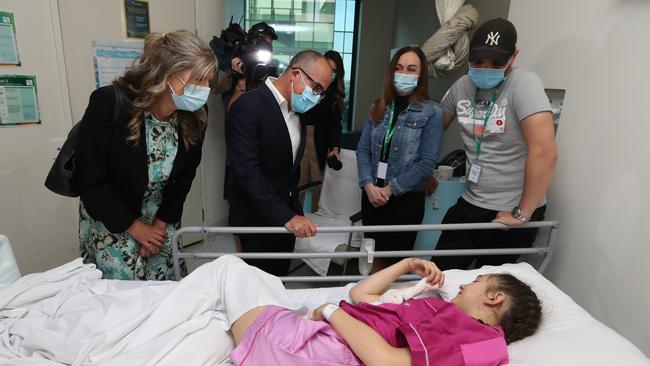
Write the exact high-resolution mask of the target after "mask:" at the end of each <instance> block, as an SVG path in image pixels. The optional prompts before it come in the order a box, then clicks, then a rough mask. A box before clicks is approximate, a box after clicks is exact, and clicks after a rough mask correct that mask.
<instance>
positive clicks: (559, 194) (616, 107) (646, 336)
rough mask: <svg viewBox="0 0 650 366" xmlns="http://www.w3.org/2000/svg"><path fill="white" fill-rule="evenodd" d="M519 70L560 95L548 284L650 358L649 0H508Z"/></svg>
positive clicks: (551, 194) (552, 190)
mask: <svg viewBox="0 0 650 366" xmlns="http://www.w3.org/2000/svg"><path fill="white" fill-rule="evenodd" d="M509 18H510V20H511V21H512V22H513V23H514V24H515V26H516V27H517V30H518V32H519V40H518V44H519V47H520V48H521V53H520V56H519V59H518V63H519V64H520V65H525V66H527V67H528V68H529V69H531V70H533V71H535V72H537V73H538V74H539V75H540V76H541V78H542V79H543V80H544V83H545V86H546V87H551V88H562V89H566V98H565V101H564V111H563V112H562V118H561V121H560V126H559V129H558V135H557V143H558V147H559V153H560V157H559V161H558V166H557V172H556V177H555V180H554V182H553V186H552V189H551V191H550V193H549V215H548V216H549V217H550V218H553V219H558V220H560V222H561V225H562V226H561V229H560V231H559V237H558V246H557V247H556V250H557V251H556V253H555V256H554V258H553V261H552V263H551V266H550V268H549V270H548V276H549V278H550V279H551V280H552V281H553V282H554V283H555V284H557V285H558V286H559V287H560V288H562V289H563V290H564V291H565V292H567V293H568V294H569V295H570V296H571V297H573V299H574V300H576V301H577V302H578V303H579V304H581V305H582V306H583V307H585V308H586V309H587V310H588V311H589V312H590V313H591V314H592V315H594V316H595V317H596V318H598V319H599V320H601V321H603V322H604V323H606V324H608V325H609V326H611V327H613V328H614V329H616V330H617V331H618V332H620V333H621V334H623V335H624V336H626V337H627V338H628V339H630V340H631V341H632V342H634V343H635V344H636V345H637V346H638V347H640V348H641V349H642V350H643V351H644V352H645V353H646V355H649V356H650V316H648V309H650V291H649V286H650V285H649V280H650V266H649V265H648V263H649V262H650V231H649V230H648V223H649V220H648V216H647V212H648V206H649V205H650V188H649V187H650V163H649V158H650V143H649V140H648V139H649V138H650V137H648V136H649V135H648V126H649V125H650V117H649V116H648V113H647V111H646V107H647V106H648V97H650V93H648V86H649V85H650V73H649V72H648V60H650V47H648V41H647V39H648V34H650V22H648V19H650V2H647V1H634V0H599V1H588V0H579V1H563V0H546V1H533V0H513V1H512V3H511V5H510V14H509Z"/></svg>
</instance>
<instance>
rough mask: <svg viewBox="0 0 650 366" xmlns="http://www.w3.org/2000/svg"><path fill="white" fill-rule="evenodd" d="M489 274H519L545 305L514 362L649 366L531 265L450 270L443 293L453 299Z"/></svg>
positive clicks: (513, 349)
mask: <svg viewBox="0 0 650 366" xmlns="http://www.w3.org/2000/svg"><path fill="white" fill-rule="evenodd" d="M489 273H509V274H511V275H513V276H515V277H517V278H518V279H520V280H521V281H523V282H525V283H526V284H528V285H529V286H530V287H531V288H532V289H533V291H535V293H536V294H537V297H538V298H539V299H540V301H541V303H542V322H541V324H540V328H539V329H538V331H537V332H536V333H535V334H534V335H532V336H530V337H528V338H526V339H523V340H521V341H517V342H514V343H512V344H510V345H509V346H508V350H509V353H510V364H509V365H511V366H519V365H522V366H523V365H525V366H547V365H553V366H560V365H567V366H569V365H571V366H573V365H590V366H596V365H598V366H601V365H602V366H605V365H614V364H620V365H625V366H631V365H635V366H637V365H638V366H641V365H643V366H648V360H647V359H646V358H645V357H644V356H643V354H642V353H641V351H639V350H638V349H637V348H635V347H634V346H633V345H632V344H631V343H630V342H629V341H628V340H626V339H625V338H623V337H622V336H620V335H619V334H617V333H616V332H615V331H614V330H612V329H610V328H608V327H607V326H605V325H604V324H602V323H600V322H599V321H597V320H596V319H594V318H593V317H592V316H591V315H589V313H587V312H586V311H585V310H584V309H582V308H581V307H580V306H579V305H578V304H576V303H575V302H574V301H573V300H572V299H571V298H570V297H569V296H568V295H566V294H565V293H564V292H562V291H561V290H560V289H559V288H557V287H556V286H555V285H553V284H552V283H551V282H550V281H549V280H547V279H546V278H545V277H544V276H542V275H541V274H540V273H539V272H537V271H536V270H535V269H534V268H533V267H532V266H531V265H530V264H528V263H517V264H504V265H501V266H483V267H481V268H479V269H475V270H470V271H463V270H448V271H445V285H444V286H443V287H442V288H440V289H439V291H438V293H439V294H440V296H441V297H442V298H443V299H444V300H447V301H450V300H451V299H453V298H454V297H455V296H456V295H457V294H458V291H459V289H458V286H459V285H461V284H464V283H469V282H472V281H474V279H475V278H476V276H478V275H481V274H489ZM550 350H552V351H550ZM549 351H550V352H549Z"/></svg>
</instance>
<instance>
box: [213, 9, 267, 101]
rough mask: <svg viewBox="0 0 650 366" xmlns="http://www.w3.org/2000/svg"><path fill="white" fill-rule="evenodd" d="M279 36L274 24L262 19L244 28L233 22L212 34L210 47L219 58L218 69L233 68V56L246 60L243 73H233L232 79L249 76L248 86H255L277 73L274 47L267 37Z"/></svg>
mask: <svg viewBox="0 0 650 366" xmlns="http://www.w3.org/2000/svg"><path fill="white" fill-rule="evenodd" d="M268 37H270V38H271V40H274V39H277V38H278V37H277V35H276V34H275V30H274V29H273V27H271V26H269V25H268V24H266V23H264V22H262V23H257V24H255V25H254V26H252V27H251V29H250V30H249V31H248V33H247V32H245V31H244V30H243V29H242V27H241V25H239V24H238V23H233V22H232V17H231V18H230V24H229V25H228V28H226V29H224V30H223V31H222V32H221V35H220V36H219V38H217V37H212V41H210V48H212V51H213V52H214V54H215V55H216V56H217V58H218V60H219V69H220V70H222V71H227V70H229V69H230V68H231V65H230V64H231V62H232V59H233V58H235V57H238V58H240V59H241V60H242V62H243V64H244V65H243V67H242V71H243V74H238V73H233V83H234V84H236V83H237V82H238V81H239V79H241V78H242V77H244V78H246V90H250V89H254V88H256V87H257V86H258V85H259V83H260V82H262V81H264V79H266V77H267V76H277V66H275V65H274V64H273V63H272V56H273V48H272V46H271V44H270V43H269V42H267V40H266V39H267V38H268Z"/></svg>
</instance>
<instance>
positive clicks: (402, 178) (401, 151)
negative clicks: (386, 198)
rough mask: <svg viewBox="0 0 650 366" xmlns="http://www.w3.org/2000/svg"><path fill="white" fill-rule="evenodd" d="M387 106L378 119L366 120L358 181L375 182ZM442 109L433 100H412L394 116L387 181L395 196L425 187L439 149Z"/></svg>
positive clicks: (360, 144) (360, 151)
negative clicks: (414, 101)
mask: <svg viewBox="0 0 650 366" xmlns="http://www.w3.org/2000/svg"><path fill="white" fill-rule="evenodd" d="M389 114H390V113H389V112H388V108H386V110H385V111H384V116H383V117H382V119H381V121H380V122H378V123H373V122H372V120H371V119H370V118H368V120H367V121H366V123H365V125H364V127H363V132H362V134H361V139H360V140H359V146H358V147H357V169H358V170H359V185H360V186H361V188H362V189H363V187H364V186H365V185H366V184H368V183H375V182H376V178H377V165H378V163H379V159H380V155H381V149H382V147H383V143H384V136H385V135H386V127H387V124H388V118H389ZM443 132H444V130H443V126H442V109H441V108H440V106H439V105H438V103H436V102H434V101H430V100H427V101H424V102H421V103H416V104H411V105H409V106H408V108H406V110H404V111H403V112H402V113H400V115H399V116H398V117H397V121H396V125H395V129H394V133H393V138H392V140H391V145H390V149H391V150H390V155H389V157H388V171H387V173H386V181H387V182H388V186H389V187H390V189H391V191H393V194H394V195H395V196H397V197H399V196H401V195H403V194H404V193H407V192H418V191H423V190H424V181H425V178H426V177H427V176H429V175H431V174H432V173H433V170H434V169H435V167H436V164H437V161H438V156H439V155H440V150H441V149H442V134H443Z"/></svg>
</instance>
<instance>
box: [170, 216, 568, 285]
mask: <svg viewBox="0 0 650 366" xmlns="http://www.w3.org/2000/svg"><path fill="white" fill-rule="evenodd" d="M559 227H560V222H559V221H535V222H529V223H526V224H523V225H519V226H516V227H511V228H509V227H507V226H506V225H503V224H496V223H475V224H421V225H377V226H331V227H319V228H318V233H353V232H374V233H377V232H400V231H434V230H440V231H448V230H449V231H451V230H485V229H487V230H504V229H508V230H519V229H526V228H549V230H548V233H547V235H546V240H538V243H537V245H535V246H533V247H532V248H507V249H456V250H406V251H371V252H367V251H346V252H337V251H335V252H331V253H325V252H299V253H295V252H269V253H252V252H249V253H233V252H224V253H206V252H204V253H185V252H181V251H179V250H178V247H179V245H178V241H179V240H180V238H181V236H182V235H183V234H187V233H203V234H207V233H215V234H286V233H289V230H287V229H286V228H284V227H217V226H187V227H183V228H180V229H179V230H177V231H176V233H175V234H174V236H173V237H172V246H171V247H172V256H173V262H174V275H175V278H176V279H177V280H180V279H181V278H182V276H181V267H180V260H181V258H195V259H215V258H219V257H221V256H224V255H235V256H237V257H240V258H243V259H247V258H255V259H303V258H330V259H331V258H365V259H366V260H370V261H372V258H373V257H377V258H382V257H425V256H426V257H428V256H432V257H444V256H460V255H475V256H484V255H504V254H520V255H521V254H529V255H531V254H532V255H538V256H540V257H542V258H543V259H542V260H541V262H540V263H539V266H537V270H538V271H539V272H540V273H542V274H543V273H544V271H545V270H546V267H547V266H548V263H549V261H550V260H551V257H552V254H553V248H554V244H555V240H556V238H557V232H558V229H559ZM540 234H542V233H540ZM538 238H539V237H538ZM365 277H366V276H363V275H361V276H359V275H356V276H350V275H336V276H283V277H280V279H281V280H282V281H283V282H354V281H359V280H361V279H363V278H365ZM417 278H418V277H417V276H415V275H409V276H403V277H401V278H400V279H401V280H412V279H417Z"/></svg>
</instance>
